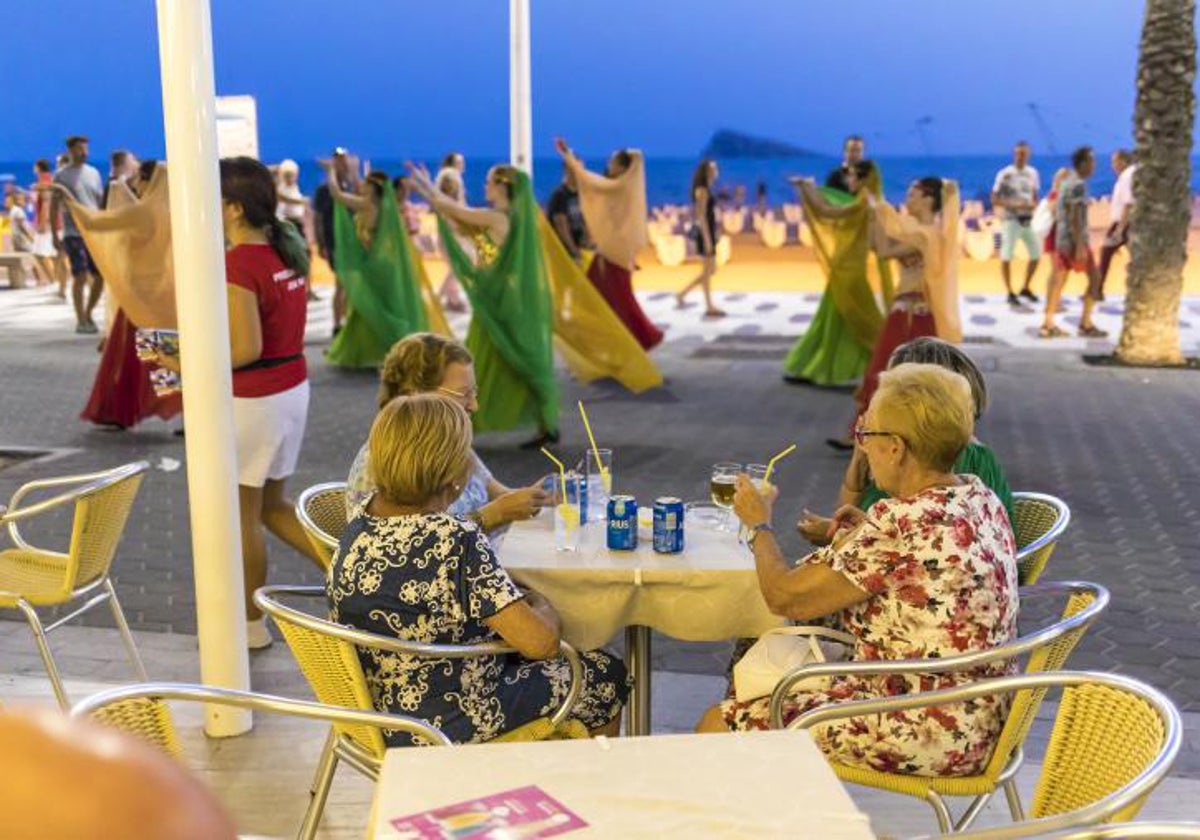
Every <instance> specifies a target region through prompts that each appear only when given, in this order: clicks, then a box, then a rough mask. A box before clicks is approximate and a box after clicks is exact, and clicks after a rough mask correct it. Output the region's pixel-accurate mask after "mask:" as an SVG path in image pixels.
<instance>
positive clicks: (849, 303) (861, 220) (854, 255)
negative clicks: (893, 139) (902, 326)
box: [783, 169, 892, 386]
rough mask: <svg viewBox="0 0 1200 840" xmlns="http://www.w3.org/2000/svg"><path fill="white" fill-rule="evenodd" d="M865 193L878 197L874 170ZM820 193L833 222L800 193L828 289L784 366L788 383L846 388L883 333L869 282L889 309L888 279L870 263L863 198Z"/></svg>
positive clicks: (881, 265) (879, 265) (880, 266)
mask: <svg viewBox="0 0 1200 840" xmlns="http://www.w3.org/2000/svg"><path fill="white" fill-rule="evenodd" d="M864 192H870V193H872V194H874V195H875V196H877V197H878V196H881V195H882V193H883V188H882V182H881V180H880V177H879V173H878V170H877V169H873V170H872V172H871V175H870V176H869V177H868V179H867V181H866V184H865V185H864ZM820 193H821V195H822V197H823V198H824V199H825V200H826V201H827V202H828V203H829V204H831V205H833V206H834V207H835V208H838V209H839V210H841V211H843V213H839V214H838V215H837V216H833V215H829V214H826V213H825V212H823V210H822V208H821V207H818V206H816V205H814V204H813V202H811V201H809V200H808V199H807V198H804V197H803V193H801V196H802V200H803V202H804V213H805V219H806V221H807V222H808V225H809V229H810V230H811V231H812V237H813V250H814V251H816V254H817V261H818V262H819V263H820V265H821V268H822V270H823V271H824V272H825V276H826V278H827V280H828V284H827V285H826V288H825V293H824V294H823V295H822V296H821V303H820V305H819V306H818V307H817V313H816V315H815V316H814V317H813V320H812V323H811V324H810V325H809V328H808V330H806V331H805V333H804V335H803V336H801V337H800V340H799V341H797V342H796V344H795V345H794V346H793V347H792V349H791V351H790V352H789V353H788V355H787V358H786V359H785V360H784V363H783V366H784V372H785V373H786V374H787V376H789V377H791V378H795V379H802V380H805V381H807V382H811V383H813V384H815V385H826V386H829V385H846V384H850V383H853V382H855V381H856V380H858V379H860V378H861V377H862V374H863V372H864V371H865V370H866V368H867V364H868V363H869V362H870V360H871V352H872V350H873V348H874V346H875V340H876V339H877V338H878V336H879V331H880V330H881V329H882V327H883V320H884V313H883V312H881V311H880V309H879V304H878V303H877V301H876V299H875V293H874V291H873V288H872V282H871V281H872V280H873V279H874V280H875V281H876V283H877V284H878V286H879V288H880V290H881V292H882V294H883V298H884V305H885V306H890V304H891V298H892V278H891V271H890V268H889V267H888V264H887V262H886V261H885V260H875V259H872V255H871V253H870V224H871V216H870V210H869V208H868V206H867V203H866V200H865V198H864V197H863V196H861V195H860V196H854V195H851V194H849V193H845V192H842V191H840V190H835V189H830V188H828V187H822V188H820Z"/></svg>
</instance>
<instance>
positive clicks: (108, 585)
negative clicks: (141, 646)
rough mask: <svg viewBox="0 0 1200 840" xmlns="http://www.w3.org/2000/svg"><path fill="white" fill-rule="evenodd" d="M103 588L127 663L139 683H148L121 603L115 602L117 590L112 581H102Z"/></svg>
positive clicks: (109, 579) (144, 668)
mask: <svg viewBox="0 0 1200 840" xmlns="http://www.w3.org/2000/svg"><path fill="white" fill-rule="evenodd" d="M104 588H105V589H106V590H107V591H108V606H109V608H110V609H112V614H113V620H114V621H115V622H116V623H117V629H118V630H119V631H121V640H122V641H123V642H124V643H125V652H126V653H127V654H129V661H130V662H131V663H132V664H133V670H134V671H135V672H137V676H138V681H139V682H149V681H150V680H149V678H147V676H146V666H145V665H144V664H142V657H141V654H139V653H138V649H137V644H135V643H134V641H133V634H132V633H131V632H129V622H127V621H126V620H125V611H124V610H122V609H121V602H120V601H118V600H117V590H116V589H115V588H113V584H112V579H111V578H105V579H104Z"/></svg>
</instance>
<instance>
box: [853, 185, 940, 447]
mask: <svg viewBox="0 0 1200 840" xmlns="http://www.w3.org/2000/svg"><path fill="white" fill-rule="evenodd" d="M867 202H868V203H869V204H870V206H871V209H872V212H873V215H874V222H873V225H872V230H871V237H872V246H871V247H872V248H873V250H874V251H875V253H877V254H879V255H880V256H881V257H887V258H891V259H894V260H896V261H897V262H898V263H899V264H900V279H899V283H898V284H897V288H896V295H895V298H894V299H893V300H892V306H891V309H890V310H889V311H888V315H887V319H886V320H885V321H884V323H883V329H882V330H881V331H880V333H879V338H878V340H877V341H876V342H875V349H874V351H873V352H872V354H871V362H870V364H869V365H868V366H867V372H866V374H865V375H864V376H863V381H862V384H861V385H859V387H858V390H857V391H856V392H855V395H854V401H855V404H856V410H855V413H854V418H855V419H854V423H852V424H851V427H850V431H851V435H850V437H853V429H854V425H855V424H857V422H858V418H859V417H860V416H861V415H862V414H863V412H864V411H866V409H867V406H868V405H870V403H871V397H872V395H874V393H875V389H876V387H877V386H878V384H879V374H880V372H882V371H884V370H886V369H887V364H888V359H889V358H890V357H891V355H892V351H894V350H895V349H896V348H897V347H899V346H900V345H901V344H906V343H908V342H910V341H912V340H913V339H916V338H920V337H922V336H935V337H937V338H940V339H942V340H943V341H948V342H950V343H952V344H957V343H959V342H960V341H962V321H961V319H960V317H959V312H958V218H959V194H958V184H957V183H956V182H954V181H950V180H943V179H941V178H937V177H934V176H928V177H925V178H920V179H918V180H916V181H914V182H913V183H912V185H911V186H910V187H909V188H908V195H907V197H906V198H905V202H904V206H905V209H906V210H907V213H906V214H901V213H899V212H898V211H897V210H895V209H894V208H893V207H891V205H889V204H887V202H884V201H880V200H878V199H876V198H875V197H874V196H873V195H870V194H869V193H868V195H867ZM830 444H831V445H837V446H838V448H843V447H844V448H849V447H847V446H846V445H845V443H843V442H842V441H833V440H831V441H830Z"/></svg>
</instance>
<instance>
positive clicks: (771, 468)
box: [763, 443, 796, 482]
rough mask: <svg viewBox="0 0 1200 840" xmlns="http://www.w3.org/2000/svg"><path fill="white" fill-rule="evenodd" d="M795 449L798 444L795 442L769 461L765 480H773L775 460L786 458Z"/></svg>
mask: <svg viewBox="0 0 1200 840" xmlns="http://www.w3.org/2000/svg"><path fill="white" fill-rule="evenodd" d="M795 449H796V444H794V443H793V444H792V445H791V446H789V447H788V448H787V449H785V450H783V451H782V452H780V453H779V454H778V455H776V456H775V457H774V458H772V459H771V460H770V461H768V462H767V474H766V475H765V476H764V477H763V481H764V482H768V481H770V480H771V473H772V472H773V471H774V469H775V462H776V461H778V460H780V459H781V458H786V457H787V456H788V455H791V454H792V452H793V451H794V450H795Z"/></svg>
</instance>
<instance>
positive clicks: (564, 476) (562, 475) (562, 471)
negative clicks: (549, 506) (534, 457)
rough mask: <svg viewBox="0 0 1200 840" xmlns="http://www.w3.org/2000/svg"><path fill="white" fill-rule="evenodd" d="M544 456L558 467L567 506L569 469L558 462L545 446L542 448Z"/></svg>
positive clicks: (563, 496) (563, 498) (564, 502)
mask: <svg viewBox="0 0 1200 840" xmlns="http://www.w3.org/2000/svg"><path fill="white" fill-rule="evenodd" d="M542 454H543V455H545V456H546V457H547V458H549V459H550V460H551V461H553V462H554V464H555V466H557V467H558V480H559V481H560V482H561V484H562V500H563V504H566V503H567V468H566V467H564V466H563V462H562V461H560V460H558V459H557V458H555V457H554V456H553V455H551V454H550V452H549V451H548V450H547V449H546V447H544V446H543V447H542Z"/></svg>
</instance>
